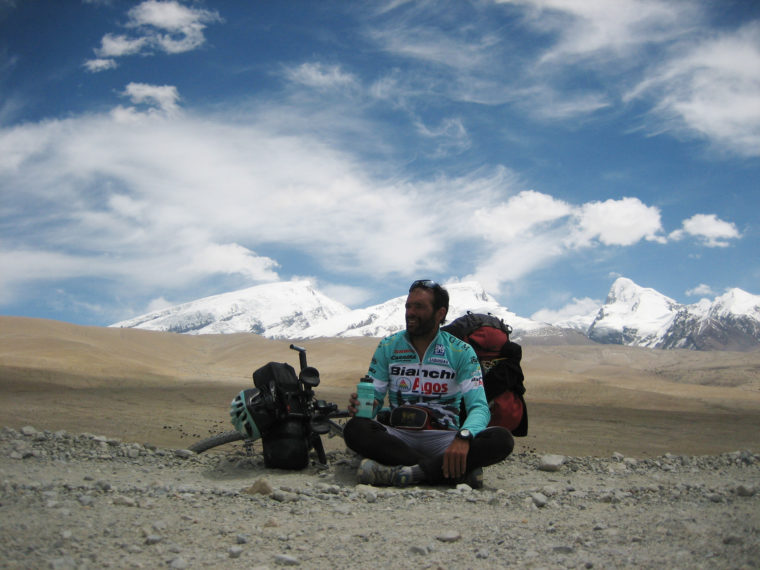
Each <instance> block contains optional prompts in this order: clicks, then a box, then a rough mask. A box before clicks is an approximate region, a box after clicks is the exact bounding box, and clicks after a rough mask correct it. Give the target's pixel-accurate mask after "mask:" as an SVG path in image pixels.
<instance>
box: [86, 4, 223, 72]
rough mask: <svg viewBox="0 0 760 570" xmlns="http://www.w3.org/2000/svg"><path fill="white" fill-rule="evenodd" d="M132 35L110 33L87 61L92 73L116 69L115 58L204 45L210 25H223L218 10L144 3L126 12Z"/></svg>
mask: <svg viewBox="0 0 760 570" xmlns="http://www.w3.org/2000/svg"><path fill="white" fill-rule="evenodd" d="M127 18H128V19H127V22H126V24H125V27H126V28H128V29H130V30H132V33H130V34H121V33H120V34H114V33H107V34H105V35H104V36H103V37H102V38H101V40H100V46H99V47H97V48H95V50H94V51H95V55H96V56H97V58H96V59H90V60H88V61H86V62H85V64H84V65H85V67H86V68H87V69H88V71H90V72H99V71H105V70H108V69H113V68H114V67H116V62H115V58H119V57H125V56H130V55H138V54H140V55H149V54H152V53H153V52H163V53H168V54H176V53H184V52H187V51H192V50H194V49H197V48H199V47H200V46H202V45H203V44H204V43H205V41H206V38H205V36H204V33H203V32H204V30H205V28H206V25H207V24H210V23H216V22H220V21H221V18H220V16H219V14H218V13H217V12H216V11H212V10H204V9H201V8H192V7H189V6H185V5H183V4H181V3H179V2H176V1H174V0H169V1H160V0H145V1H144V2H141V3H140V4H138V5H137V6H134V7H133V8H131V9H130V10H129V11H128V12H127Z"/></svg>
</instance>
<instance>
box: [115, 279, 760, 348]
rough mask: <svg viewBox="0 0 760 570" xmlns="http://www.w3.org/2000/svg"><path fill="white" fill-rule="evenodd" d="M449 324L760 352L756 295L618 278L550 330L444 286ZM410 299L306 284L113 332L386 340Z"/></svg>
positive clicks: (478, 293) (578, 339) (522, 335)
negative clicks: (704, 293) (362, 303)
mask: <svg viewBox="0 0 760 570" xmlns="http://www.w3.org/2000/svg"><path fill="white" fill-rule="evenodd" d="M446 288H447V289H448V291H449V294H450V299H451V301H450V308H449V319H448V320H449V321H451V320H453V319H455V318H456V317H458V316H460V315H462V314H464V313H465V312H467V311H472V312H476V313H491V314H493V315H496V316H497V317H499V318H501V319H503V320H504V322H506V323H507V324H509V325H511V326H512V327H513V329H514V334H513V338H514V339H515V340H517V341H518V342H523V343H527V344H581V343H589V342H594V343H600V344H621V345H627V346H640V347H647V348H661V349H675V348H681V349H690V350H754V349H757V348H758V347H760V296H757V295H752V294H750V293H747V292H746V291H743V290H741V289H738V288H733V289H729V290H728V291H727V292H726V293H725V294H723V295H721V296H718V297H716V298H715V299H714V300H713V301H710V300H709V299H702V300H700V301H698V302H697V303H694V304H691V305H687V304H682V303H679V302H678V301H676V300H674V299H671V298H670V297H667V296H666V295H663V294H662V293H659V292H658V291H656V290H655V289H652V288H648V287H641V286H639V285H637V284H636V283H634V282H633V281H632V280H630V279H628V278H625V277H620V278H618V279H616V280H615V282H614V283H613V284H612V286H611V288H610V291H609V294H608V295H607V298H606V300H605V302H604V303H603V304H602V305H601V306H600V307H599V308H598V309H597V310H596V311H595V312H591V313H587V314H585V315H577V316H574V317H571V318H565V319H563V320H562V321H557V322H554V323H547V322H541V321H536V320H533V319H530V318H525V317H521V316H518V315H517V314H516V313H514V312H512V311H510V310H509V309H508V308H506V307H503V306H502V305H500V304H499V303H498V302H497V301H496V299H495V298H494V297H492V296H491V295H490V294H488V293H487V292H486V291H485V289H484V288H483V287H482V286H481V285H480V284H479V283H477V282H474V281H465V282H457V283H450V284H447V285H446ZM405 300H406V295H402V296H399V297H395V298H393V299H389V300H387V301H385V302H383V303H380V304H377V305H372V306H369V307H364V308H359V309H349V308H348V307H346V306H345V305H343V304H342V303H339V302H338V301H335V300H333V299H331V298H329V297H327V296H326V295H324V294H322V293H321V292H319V291H318V290H317V289H316V288H315V287H314V286H313V285H312V283H311V282H310V281H308V280H296V281H288V282H280V283H269V284H264V285H257V286H254V287H250V288H247V289H242V290H239V291H232V292H229V293H222V294H220V295H214V296H211V297H204V298H202V299H197V300H195V301H190V302H187V303H183V304H181V305H175V306H173V307H168V308H165V309H162V310H160V311H155V312H152V313H147V314H145V315H141V316H138V317H134V318H132V319H128V320H125V321H120V322H118V323H115V324H113V325H111V326H112V327H129V328H141V329H147V330H157V331H166V332H178V333H183V334H230V333H239V332H247V333H254V334H259V335H262V336H265V337H267V338H273V339H313V338H329V337H356V336H369V337H383V336H386V335H388V334H392V333H394V332H397V331H399V330H402V329H403V328H404V303H405Z"/></svg>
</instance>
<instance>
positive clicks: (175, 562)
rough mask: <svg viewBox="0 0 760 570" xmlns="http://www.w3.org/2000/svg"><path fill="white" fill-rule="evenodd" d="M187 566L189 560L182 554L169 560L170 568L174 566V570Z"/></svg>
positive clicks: (182, 569)
mask: <svg viewBox="0 0 760 570" xmlns="http://www.w3.org/2000/svg"><path fill="white" fill-rule="evenodd" d="M187 567H188V565H187V561H186V560H185V559H184V558H182V557H181V556H177V558H173V559H172V560H171V562H169V568H174V570H184V569H185V568H187Z"/></svg>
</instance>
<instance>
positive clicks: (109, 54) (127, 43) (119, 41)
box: [95, 34, 150, 58]
mask: <svg viewBox="0 0 760 570" xmlns="http://www.w3.org/2000/svg"><path fill="white" fill-rule="evenodd" d="M149 43H150V42H149V39H148V38H146V37H141V38H130V37H127V36H125V35H123V34H120V35H118V36H116V35H113V34H106V35H105V36H103V38H102V39H101V40H100V47H99V48H98V49H96V50H95V54H96V55H97V56H99V57H100V58H114V57H123V56H125V55H135V54H137V53H140V52H141V51H142V50H143V49H144V48H145V47H147V45H148V44H149Z"/></svg>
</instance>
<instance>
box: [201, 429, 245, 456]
mask: <svg viewBox="0 0 760 570" xmlns="http://www.w3.org/2000/svg"><path fill="white" fill-rule="evenodd" d="M241 439H243V434H242V433H240V432H239V431H235V430H232V431H225V432H223V433H218V434H216V435H212V436H211V437H209V438H206V439H202V440H201V441H199V442H198V443H194V444H193V445H191V446H190V447H188V449H189V450H190V451H194V452H195V453H203V452H204V451H207V450H209V449H211V448H212V447H219V446H220V445H224V444H225V443H232V442H233V441H240V440H241Z"/></svg>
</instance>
